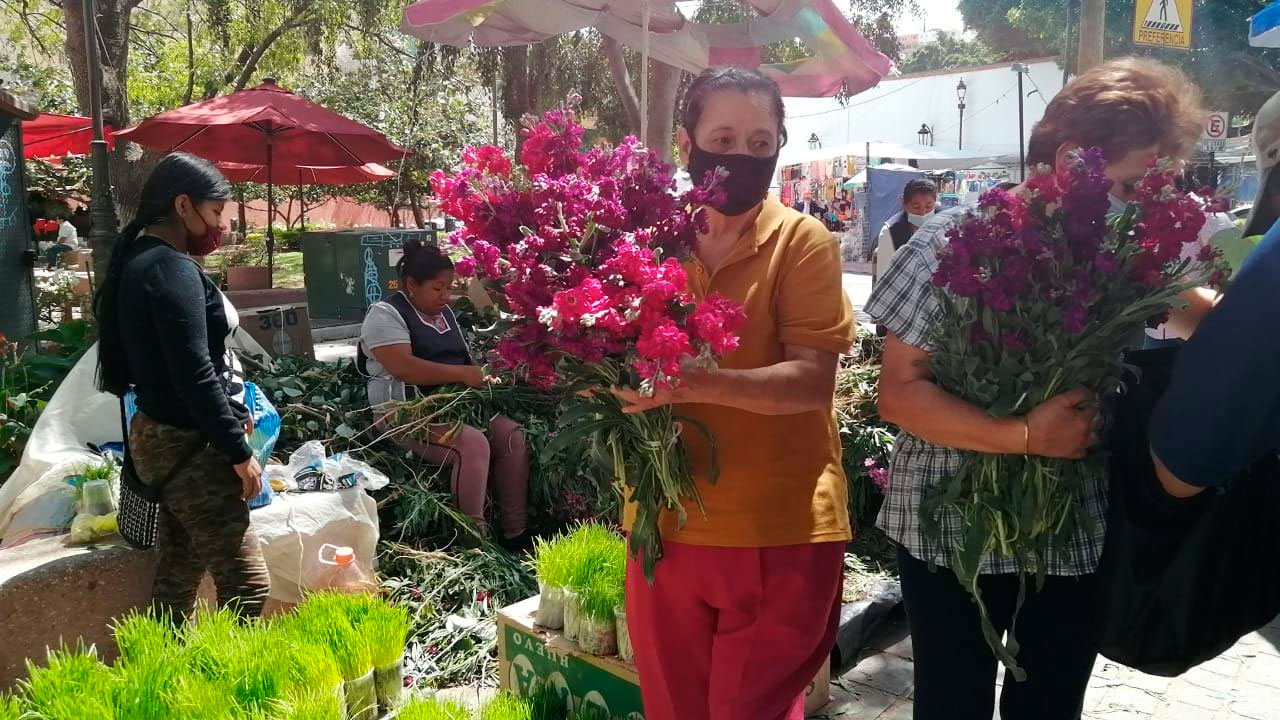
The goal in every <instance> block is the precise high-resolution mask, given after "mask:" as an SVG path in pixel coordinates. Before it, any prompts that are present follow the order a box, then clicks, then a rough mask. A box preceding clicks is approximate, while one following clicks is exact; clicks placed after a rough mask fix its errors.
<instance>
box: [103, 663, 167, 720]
mask: <svg viewBox="0 0 1280 720" xmlns="http://www.w3.org/2000/svg"><path fill="white" fill-rule="evenodd" d="M113 671H114V673H115V675H116V678H117V682H116V683H115V685H114V687H113V688H112V690H113V692H112V706H113V707H114V708H115V713H116V720H170V719H171V718H174V717H179V714H178V713H177V712H176V709H175V707H174V701H175V699H176V696H177V688H178V682H179V679H180V677H181V674H182V671H183V664H182V656H181V654H180V653H179V652H177V651H176V648H174V649H170V650H169V651H167V652H160V653H153V654H149V655H145V656H141V657H134V658H132V659H130V660H128V661H125V662H120V663H117V664H116V666H115V667H114V668H113Z"/></svg>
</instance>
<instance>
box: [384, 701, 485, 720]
mask: <svg viewBox="0 0 1280 720" xmlns="http://www.w3.org/2000/svg"><path fill="white" fill-rule="evenodd" d="M396 720H471V711H470V710H468V709H467V706H466V705H464V704H462V703H460V702H457V701H456V700H437V699H435V698H414V699H413V700H410V701H409V703H408V704H407V705H405V706H404V707H403V708H401V709H400V712H399V713H397V714H396Z"/></svg>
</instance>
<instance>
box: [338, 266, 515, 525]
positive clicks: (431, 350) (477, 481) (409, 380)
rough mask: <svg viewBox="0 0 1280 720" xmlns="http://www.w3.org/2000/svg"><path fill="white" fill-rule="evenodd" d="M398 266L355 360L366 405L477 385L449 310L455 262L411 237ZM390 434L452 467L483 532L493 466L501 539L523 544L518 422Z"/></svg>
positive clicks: (460, 496)
mask: <svg viewBox="0 0 1280 720" xmlns="http://www.w3.org/2000/svg"><path fill="white" fill-rule="evenodd" d="M396 269H397V270H398V271H399V273H400V286H401V288H402V289H401V290H400V291H399V292H397V293H395V294H393V295H390V296H389V297H387V298H386V299H384V300H383V301H381V302H378V303H376V304H374V305H373V306H372V307H370V308H369V313H368V315H366V316H365V319H364V325H363V326H362V327H361V329H360V347H359V351H358V355H357V364H358V366H359V369H360V372H361V373H362V374H363V375H365V376H366V377H367V378H368V379H369V381H368V386H369V403H370V404H371V405H372V406H373V407H374V408H375V409H379V408H382V409H384V410H390V409H391V407H392V405H393V404H394V403H396V402H401V401H404V400H406V399H412V398H414V397H417V396H421V395H427V394H430V393H432V392H434V391H435V390H436V389H437V388H439V387H440V386H442V385H469V386H471V387H480V386H482V385H483V384H484V382H485V378H484V372H483V371H482V369H481V368H480V366H479V365H477V364H476V363H475V362H474V360H473V359H472V357H471V351H470V349H469V348H468V347H467V341H466V338H465V337H464V336H463V334H462V329H461V328H460V327H459V326H458V320H457V318H456V317H454V314H453V310H452V309H450V308H449V290H450V288H451V287H452V286H453V280H454V275H453V263H452V262H451V261H450V260H449V258H448V257H446V256H445V255H444V253H442V252H440V249H439V248H437V247H436V246H435V245H424V244H421V243H418V242H416V241H410V242H409V243H406V244H405V247H404V257H403V258H401V260H400V262H399V263H398V264H397V266H396ZM381 424H383V425H386V422H385V421H381ZM392 438H393V440H394V441H395V442H396V443H397V444H398V445H400V446H402V447H404V448H405V449H407V450H409V451H410V452H413V453H415V454H417V455H418V456H419V457H421V458H423V459H425V460H427V461H428V462H432V463H436V464H438V465H442V466H445V467H447V468H449V477H450V487H451V490H452V492H453V497H454V501H455V502H457V503H458V507H459V508H461V510H462V511H463V512H464V513H466V514H467V516H469V517H470V518H471V519H472V520H473V521H475V523H476V524H477V525H478V526H480V528H481V529H482V530H487V527H488V526H487V524H486V522H485V514H484V509H485V497H486V495H487V492H488V486H489V470H490V467H492V469H493V479H494V490H495V495H496V496H497V500H498V505H499V511H500V512H499V525H500V529H501V531H502V536H501V538H499V540H500V541H501V542H502V544H503V545H506V546H507V547H509V548H512V549H519V548H522V547H524V546H526V545H527V544H528V533H527V520H528V511H527V506H528V497H529V450H528V446H527V445H526V443H525V435H524V431H523V430H522V429H521V428H520V426H519V425H518V424H516V422H515V421H513V420H511V419H510V418H506V417H496V418H494V419H493V421H492V422H491V423H490V424H489V427H488V428H487V429H481V428H474V427H471V426H470V425H463V426H461V427H456V428H455V426H454V425H437V426H432V428H431V429H430V431H429V433H428V434H427V437H425V438H419V437H411V436H406V435H404V434H403V433H395V434H393V436H392Z"/></svg>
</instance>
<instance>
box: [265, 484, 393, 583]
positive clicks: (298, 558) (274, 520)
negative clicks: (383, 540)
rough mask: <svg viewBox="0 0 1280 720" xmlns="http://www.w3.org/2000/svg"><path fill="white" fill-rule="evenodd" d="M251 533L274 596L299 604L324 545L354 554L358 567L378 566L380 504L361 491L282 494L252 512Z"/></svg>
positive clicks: (352, 489)
mask: <svg viewBox="0 0 1280 720" xmlns="http://www.w3.org/2000/svg"><path fill="white" fill-rule="evenodd" d="M252 517H253V529H254V532H256V533H257V534H258V541H259V542H260V543H261V545H262V555H263V557H265V558H266V561H267V571H268V572H269V573H270V575H271V597H273V598H275V599H277V600H282V601H285V602H298V601H300V600H301V599H302V595H303V591H304V590H309V589H312V588H305V587H304V585H305V583H304V582H303V578H304V577H307V576H308V575H309V574H310V573H309V571H310V570H311V569H312V568H313V566H314V565H315V564H316V562H317V558H318V557H319V556H320V548H321V546H323V545H326V544H330V545H343V546H347V547H350V548H352V549H353V550H355V555H356V562H358V563H360V564H361V566H363V567H366V568H372V567H374V566H375V564H376V560H375V553H376V548H377V545H378V504H377V503H376V502H374V500H373V498H371V497H369V494H368V493H366V492H365V491H364V490H362V489H360V488H350V489H347V490H339V491H337V492H308V493H283V494H280V495H276V497H275V500H274V501H272V503H271V504H270V505H267V506H266V507H264V508H260V509H258V510H254V511H253V515H252Z"/></svg>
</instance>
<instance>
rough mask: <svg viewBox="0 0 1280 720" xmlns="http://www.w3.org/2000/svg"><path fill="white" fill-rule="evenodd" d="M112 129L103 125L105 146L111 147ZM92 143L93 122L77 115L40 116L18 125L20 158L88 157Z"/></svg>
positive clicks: (113, 144)
mask: <svg viewBox="0 0 1280 720" xmlns="http://www.w3.org/2000/svg"><path fill="white" fill-rule="evenodd" d="M113 130H114V128H112V127H111V126H110V125H106V126H104V129H103V131H104V133H106V140H107V147H114V146H115V139H114V138H112V137H111V133H112V131H113ZM92 142H93V119H92V118H87V117H79V116H77V115H58V114H56V113H41V114H40V115H39V116H38V117H36V118H35V119H34V120H24V121H23V122H22V157H24V158H28V159H29V158H57V157H63V156H65V155H88V154H89V144H90V143H92Z"/></svg>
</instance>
